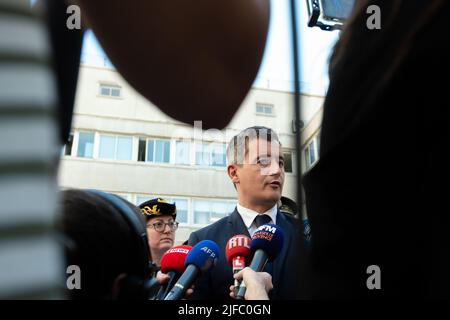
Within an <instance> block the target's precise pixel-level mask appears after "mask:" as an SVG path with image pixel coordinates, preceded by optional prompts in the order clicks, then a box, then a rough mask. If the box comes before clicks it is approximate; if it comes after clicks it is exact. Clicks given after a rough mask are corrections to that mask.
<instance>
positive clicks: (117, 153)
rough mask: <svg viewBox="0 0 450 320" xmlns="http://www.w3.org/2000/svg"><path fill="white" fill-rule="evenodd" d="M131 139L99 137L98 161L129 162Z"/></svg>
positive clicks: (131, 146)
mask: <svg viewBox="0 0 450 320" xmlns="http://www.w3.org/2000/svg"><path fill="white" fill-rule="evenodd" d="M132 149H133V139H132V138H131V137H123V136H106V135H100V145H99V154H98V157H99V158H100V159H111V160H131V156H132Z"/></svg>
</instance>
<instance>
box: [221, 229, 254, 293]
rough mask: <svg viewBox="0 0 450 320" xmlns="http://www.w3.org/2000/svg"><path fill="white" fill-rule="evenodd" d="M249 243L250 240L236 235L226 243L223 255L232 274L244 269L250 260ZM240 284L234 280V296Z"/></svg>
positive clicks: (244, 236)
mask: <svg viewBox="0 0 450 320" xmlns="http://www.w3.org/2000/svg"><path fill="white" fill-rule="evenodd" d="M250 241H251V239H250V238H249V237H247V236H246V235H243V234H238V235H236V236H234V237H232V238H230V240H228V242H227V246H226V248H225V255H226V258H227V262H228V264H229V265H230V266H231V267H232V268H233V274H235V273H237V272H239V271H241V270H242V269H244V268H245V266H246V263H247V262H248V260H249V258H250ZM240 285H241V282H240V281H238V280H236V279H235V280H234V296H236V295H237V293H238V291H239V288H240Z"/></svg>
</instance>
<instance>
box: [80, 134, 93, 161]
mask: <svg viewBox="0 0 450 320" xmlns="http://www.w3.org/2000/svg"><path fill="white" fill-rule="evenodd" d="M93 151H94V133H93V132H80V133H79V135H78V150H77V157H81V158H92V156H93Z"/></svg>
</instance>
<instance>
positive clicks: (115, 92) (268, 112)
mask: <svg viewBox="0 0 450 320" xmlns="http://www.w3.org/2000/svg"><path fill="white" fill-rule="evenodd" d="M99 95H100V96H102V97H113V98H120V97H122V87H120V86H118V85H114V84H105V83H100V87H99ZM255 112H256V114H258V115H264V116H274V115H275V112H274V105H273V104H268V103H256V109H255Z"/></svg>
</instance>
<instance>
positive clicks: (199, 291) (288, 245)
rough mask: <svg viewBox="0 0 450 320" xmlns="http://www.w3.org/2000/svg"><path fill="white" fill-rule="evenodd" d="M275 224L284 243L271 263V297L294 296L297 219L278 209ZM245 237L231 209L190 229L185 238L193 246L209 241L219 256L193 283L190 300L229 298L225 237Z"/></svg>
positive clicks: (228, 273) (297, 238) (244, 232)
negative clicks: (218, 252)
mask: <svg viewBox="0 0 450 320" xmlns="http://www.w3.org/2000/svg"><path fill="white" fill-rule="evenodd" d="M277 225H279V226H280V227H281V228H282V229H283V231H284V235H285V238H284V245H283V249H282V250H281V252H280V254H279V255H278V257H277V258H276V259H275V260H274V262H273V273H274V274H273V275H272V282H273V286H274V289H273V292H272V296H271V297H272V299H296V298H297V297H298V289H297V287H296V286H295V285H293V284H296V283H298V281H297V277H298V270H299V266H298V259H299V247H300V243H301V236H300V235H301V226H300V221H298V220H297V219H295V218H293V217H291V216H288V215H286V214H284V213H281V212H280V211H278V213H277ZM237 234H244V235H247V236H249V233H248V230H247V227H246V226H245V224H244V221H243V220H242V218H241V216H240V215H239V213H238V212H237V210H236V209H235V210H234V212H233V213H231V215H229V216H227V217H225V218H222V219H220V220H219V221H216V222H215V223H213V224H211V225H209V226H207V227H205V228H202V229H200V230H198V231H195V232H193V233H192V234H191V235H190V237H189V240H188V243H189V245H191V246H194V245H195V244H196V243H198V242H199V241H201V240H212V241H214V242H216V243H217V245H218V246H219V248H220V257H219V260H218V263H217V265H216V266H215V267H214V268H213V269H212V270H211V271H210V272H208V273H205V274H203V275H202V276H201V277H200V278H199V279H198V280H197V281H196V283H195V290H194V295H193V297H192V298H193V299H214V300H219V299H220V300H228V299H230V296H229V293H230V290H229V287H230V285H232V284H233V283H234V281H233V273H232V268H231V267H230V266H229V265H228V263H227V262H226V258H225V247H226V244H227V242H228V240H229V239H230V238H231V237H233V236H235V235H237Z"/></svg>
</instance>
